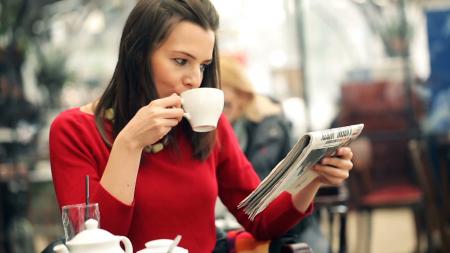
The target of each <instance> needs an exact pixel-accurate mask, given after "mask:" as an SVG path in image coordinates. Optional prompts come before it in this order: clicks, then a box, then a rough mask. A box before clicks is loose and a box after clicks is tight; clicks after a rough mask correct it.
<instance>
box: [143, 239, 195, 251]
mask: <svg viewBox="0 0 450 253" xmlns="http://www.w3.org/2000/svg"><path fill="white" fill-rule="evenodd" d="M172 243H173V240H171V239H158V240H153V241H149V242H147V243H145V249H142V250H140V251H138V252H137V253H167V251H168V249H169V247H170V245H171V244H172ZM172 253H189V251H188V250H187V249H185V248H182V247H180V246H176V247H175V248H174V249H173V250H172Z"/></svg>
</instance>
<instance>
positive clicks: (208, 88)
mask: <svg viewBox="0 0 450 253" xmlns="http://www.w3.org/2000/svg"><path fill="white" fill-rule="evenodd" d="M199 89H202V90H204V89H207V90H218V91H222V90H221V89H219V88H214V87H198V88H192V89H189V90H185V91H183V92H181V93H180V95H182V94H188V93H190V92H192V91H196V90H199Z"/></svg>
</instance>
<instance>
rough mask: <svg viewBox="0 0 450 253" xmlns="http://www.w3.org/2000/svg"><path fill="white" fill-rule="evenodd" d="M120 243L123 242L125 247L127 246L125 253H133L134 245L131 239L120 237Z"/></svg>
mask: <svg viewBox="0 0 450 253" xmlns="http://www.w3.org/2000/svg"><path fill="white" fill-rule="evenodd" d="M119 238H120V241H121V242H123V245H124V246H125V253H133V245H132V244H131V242H130V239H128V238H127V237H125V236H119Z"/></svg>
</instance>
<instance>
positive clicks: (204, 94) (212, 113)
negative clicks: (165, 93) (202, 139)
mask: <svg viewBox="0 0 450 253" xmlns="http://www.w3.org/2000/svg"><path fill="white" fill-rule="evenodd" d="M180 96H181V99H182V105H183V110H184V112H185V113H184V115H183V116H184V117H186V119H187V120H188V121H189V123H190V124H191V127H192V129H193V130H194V131H196V132H209V131H212V130H214V129H215V128H216V127H217V122H218V121H219V117H220V115H221V114H222V111H223V104H224V99H223V91H222V90H220V89H217V88H207V87H205V88H195V89H190V90H187V91H185V92H182V93H181V94H180Z"/></svg>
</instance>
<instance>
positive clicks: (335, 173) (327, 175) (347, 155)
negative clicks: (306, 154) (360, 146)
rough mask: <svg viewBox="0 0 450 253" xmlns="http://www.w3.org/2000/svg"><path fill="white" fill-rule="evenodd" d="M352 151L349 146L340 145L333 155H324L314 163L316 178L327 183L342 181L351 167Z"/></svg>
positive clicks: (335, 183) (340, 182)
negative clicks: (317, 175)
mask: <svg viewBox="0 0 450 253" xmlns="http://www.w3.org/2000/svg"><path fill="white" fill-rule="evenodd" d="M352 157H353V152H352V150H351V149H350V148H349V147H342V148H339V149H338V150H337V151H336V154H335V155H334V156H328V157H324V158H323V159H322V160H321V161H320V162H319V163H317V164H316V165H314V167H313V170H314V171H315V172H317V173H318V174H319V177H318V180H319V181H320V182H321V183H324V184H328V185H335V186H337V185H340V184H342V182H344V181H345V180H346V179H347V178H348V176H349V173H350V170H351V169H352V167H353V163H352V161H351V159H352Z"/></svg>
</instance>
